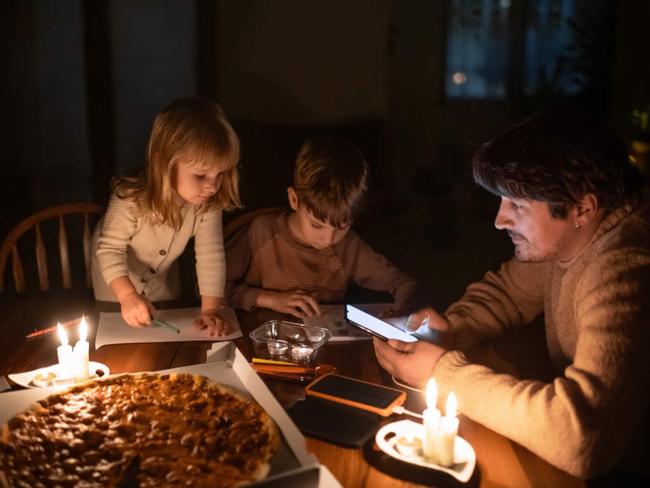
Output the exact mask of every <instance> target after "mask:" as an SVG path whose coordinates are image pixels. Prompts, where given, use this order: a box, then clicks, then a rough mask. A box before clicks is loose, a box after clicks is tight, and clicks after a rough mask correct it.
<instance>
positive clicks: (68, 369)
mask: <svg viewBox="0 0 650 488" xmlns="http://www.w3.org/2000/svg"><path fill="white" fill-rule="evenodd" d="M56 328H57V332H58V334H59V340H60V341H61V345H60V346H59V347H57V348H56V356H57V358H58V360H59V376H60V377H61V378H72V376H73V375H74V370H73V357H72V346H70V344H68V334H66V332H65V329H64V328H63V326H62V325H61V324H59V323H57V324H56Z"/></svg>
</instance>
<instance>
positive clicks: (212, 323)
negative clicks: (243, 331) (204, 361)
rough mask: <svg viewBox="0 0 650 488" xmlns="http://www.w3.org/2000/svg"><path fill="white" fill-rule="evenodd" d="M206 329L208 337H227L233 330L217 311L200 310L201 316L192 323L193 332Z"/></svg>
mask: <svg viewBox="0 0 650 488" xmlns="http://www.w3.org/2000/svg"><path fill="white" fill-rule="evenodd" d="M204 329H207V331H208V335H209V336H210V337H219V336H223V335H228V334H229V333H230V331H231V330H232V329H233V327H232V324H231V323H230V322H228V321H227V320H226V319H224V318H223V317H222V316H221V315H220V314H219V310H218V309H211V310H202V311H201V315H199V316H198V318H197V319H196V320H195V321H194V330H204Z"/></svg>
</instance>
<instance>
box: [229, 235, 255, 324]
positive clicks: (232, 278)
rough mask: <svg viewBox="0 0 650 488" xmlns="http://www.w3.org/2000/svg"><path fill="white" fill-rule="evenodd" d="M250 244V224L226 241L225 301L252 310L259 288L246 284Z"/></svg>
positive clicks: (250, 253) (250, 255) (236, 306)
mask: <svg viewBox="0 0 650 488" xmlns="http://www.w3.org/2000/svg"><path fill="white" fill-rule="evenodd" d="M251 259H252V246H251V232H250V226H247V227H245V228H243V229H241V230H240V231H239V232H238V233H237V234H235V235H234V236H232V238H230V239H228V241H227V242H226V271H227V274H226V301H227V302H228V305H229V306H231V307H235V308H239V309H242V310H247V311H250V310H253V309H254V308H255V306H256V303H257V297H258V295H259V294H260V293H261V292H262V289H261V288H257V287H254V286H250V285H248V284H246V274H247V273H248V270H249V269H250V266H251Z"/></svg>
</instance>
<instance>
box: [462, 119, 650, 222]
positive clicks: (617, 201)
mask: <svg viewBox="0 0 650 488" xmlns="http://www.w3.org/2000/svg"><path fill="white" fill-rule="evenodd" d="M472 167H473V173H474V180H475V181H476V182H477V183H478V184H479V185H481V186H482V187H484V188H485V189H487V190H488V191H490V192H492V193H494V194H496V195H504V196H508V197H514V198H523V199H530V200H538V201H544V202H547V203H548V204H549V208H550V212H551V216H552V217H554V218H559V219H565V218H566V217H567V215H568V210H569V208H570V206H571V205H575V204H576V203H578V201H579V200H580V198H582V197H583V196H584V195H586V194H587V193H593V194H594V195H595V196H596V198H597V199H598V203H599V205H600V207H601V208H603V209H604V210H605V211H606V212H610V211H611V210H614V209H616V208H619V207H622V206H623V205H625V204H626V203H628V202H634V201H636V200H638V198H639V197H640V195H641V192H642V188H643V185H644V178H643V176H642V175H641V173H640V172H639V170H638V168H637V167H636V166H635V165H634V163H633V162H632V161H631V160H630V157H629V153H628V150H627V148H626V147H625V144H624V143H623V142H622V141H621V140H620V139H619V138H618V137H617V136H616V135H615V134H614V133H613V132H611V131H610V130H609V129H608V128H607V127H605V126H604V125H602V124H601V123H599V122H597V121H595V120H593V119H591V118H589V117H587V116H586V115H585V114H583V113H580V112H578V111H576V110H574V109H571V108H567V107H556V108H553V109H550V110H548V111H546V112H542V113H539V114H537V115H534V116H532V117H530V118H528V119H526V120H524V121H523V122H522V123H520V124H518V125H516V126H514V127H513V128H511V129H510V130H509V131H508V132H506V133H505V134H503V135H501V136H499V137H496V138H495V139H492V140H491V141H489V142H488V143H486V144H485V145H483V147H481V148H480V149H479V150H478V151H477V152H476V154H475V156H474V159H473V161H472Z"/></svg>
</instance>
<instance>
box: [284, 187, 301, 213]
mask: <svg viewBox="0 0 650 488" xmlns="http://www.w3.org/2000/svg"><path fill="white" fill-rule="evenodd" d="M287 197H288V198H289V206H290V207H291V210H293V211H294V212H295V211H296V210H298V201H299V200H298V194H297V193H296V190H295V189H294V188H293V186H290V187H288V188H287Z"/></svg>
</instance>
